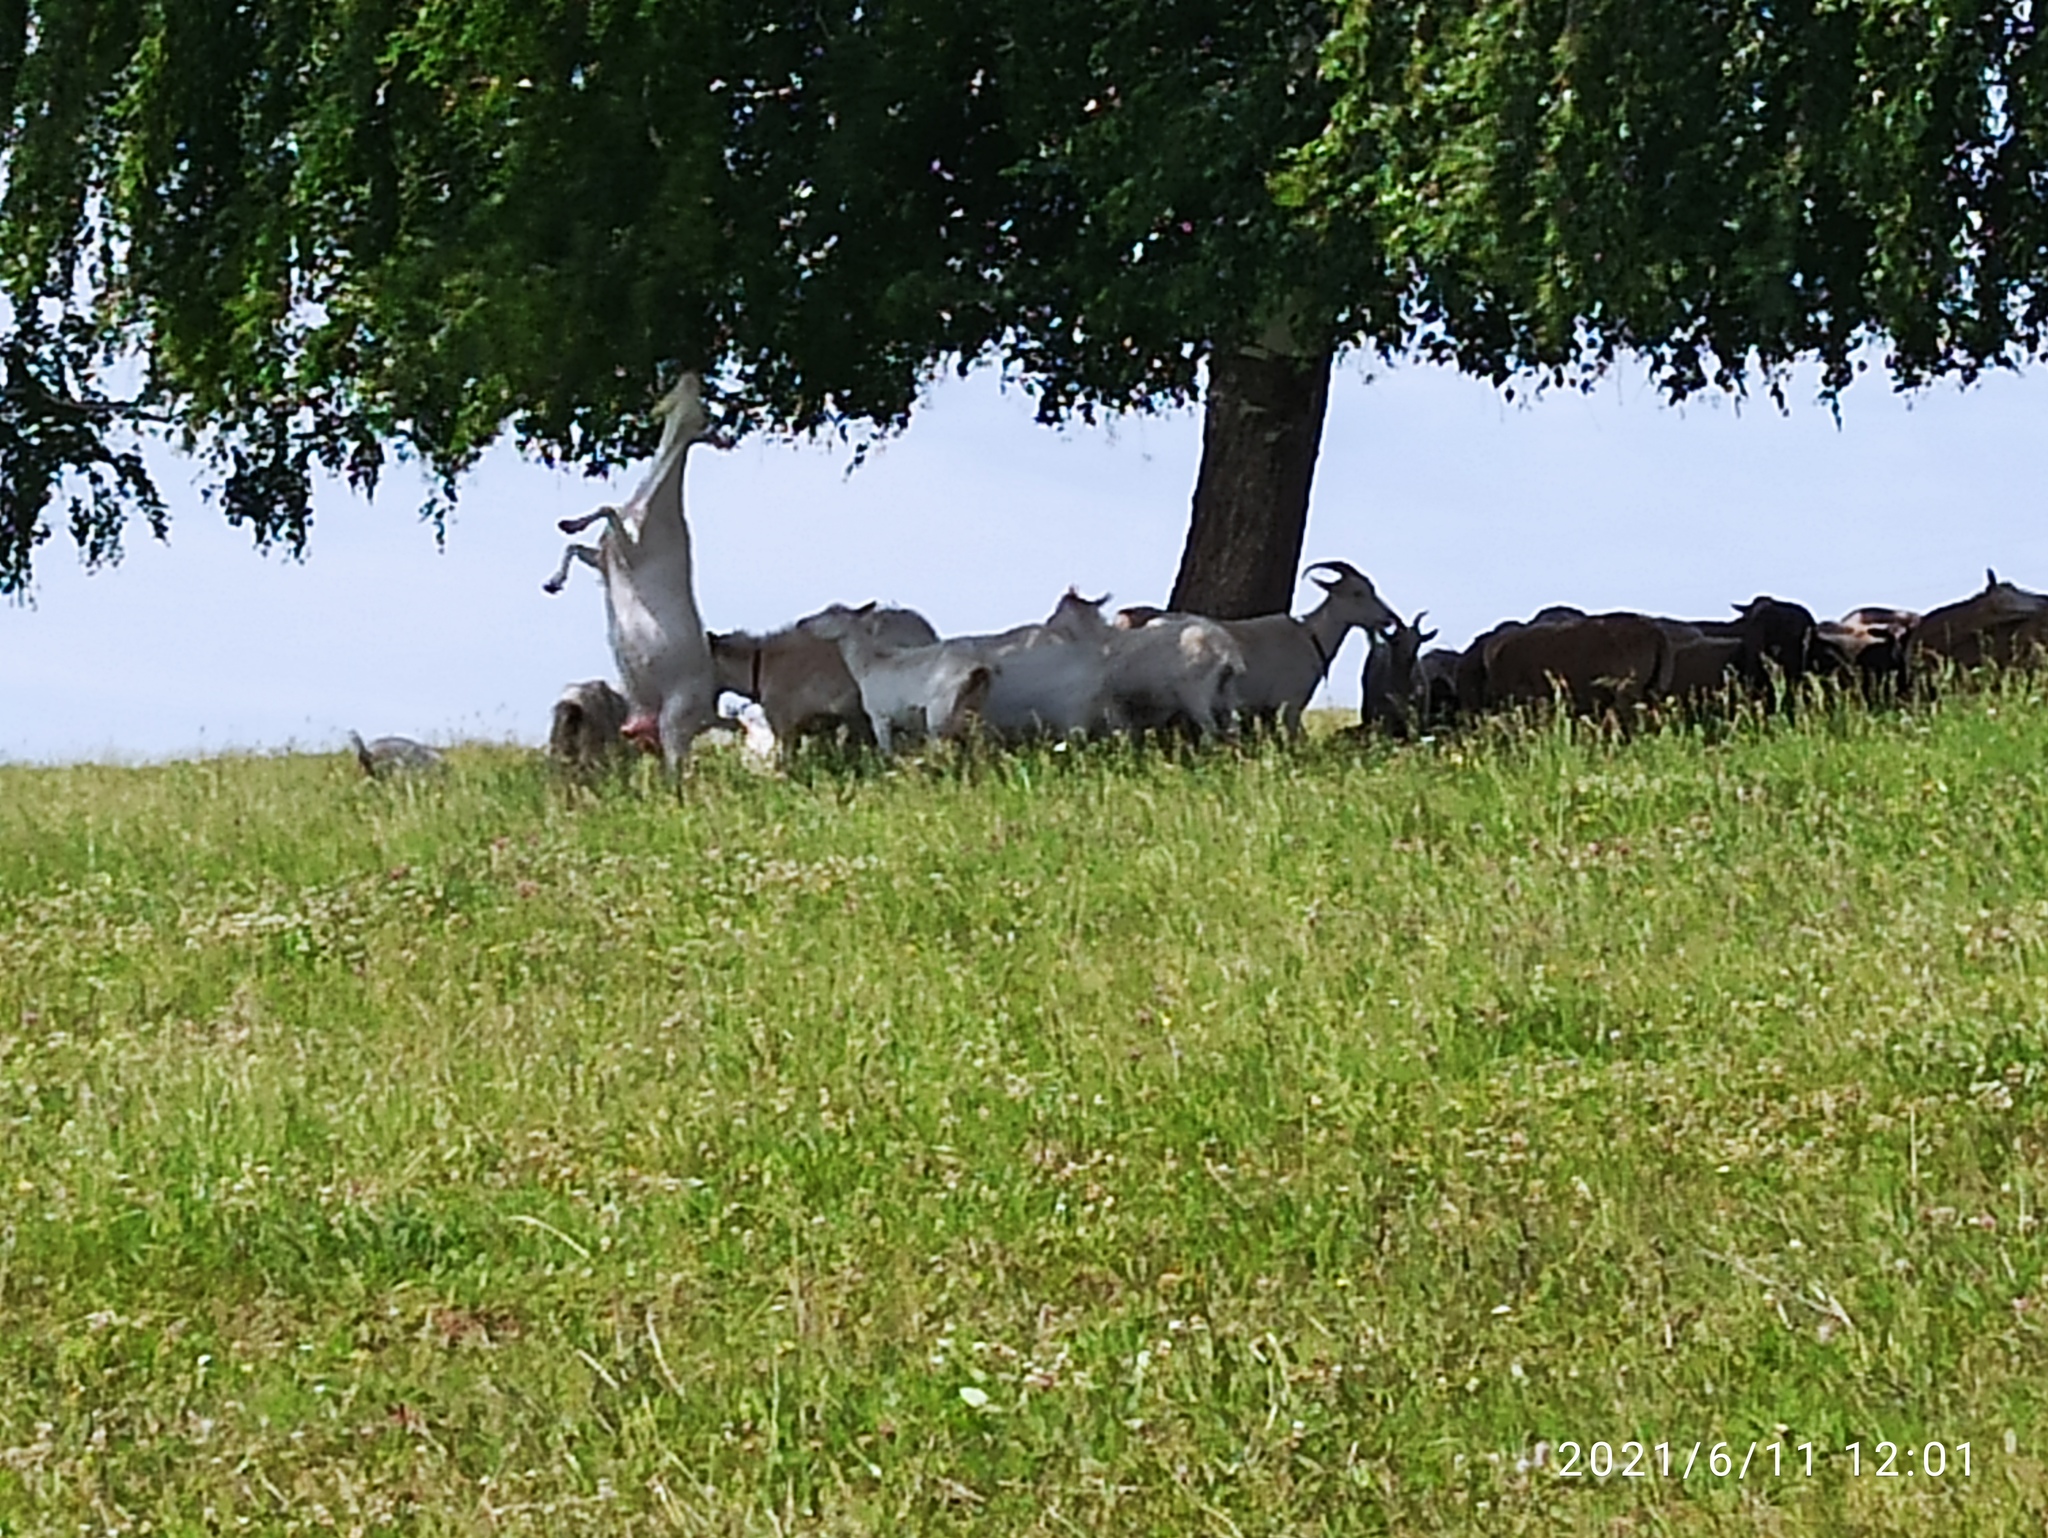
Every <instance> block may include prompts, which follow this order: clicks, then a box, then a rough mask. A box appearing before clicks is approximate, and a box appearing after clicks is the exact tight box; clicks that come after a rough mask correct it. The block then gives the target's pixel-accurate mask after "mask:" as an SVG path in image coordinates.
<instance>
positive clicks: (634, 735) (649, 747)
mask: <svg viewBox="0 0 2048 1538" xmlns="http://www.w3.org/2000/svg"><path fill="white" fill-rule="evenodd" d="M619 735H620V736H621V737H623V738H625V739H626V740H627V741H628V742H631V743H635V744H637V745H638V746H639V749H640V751H641V752H643V753H659V752H660V751H661V723H660V722H659V721H658V720H657V719H656V718H655V717H654V715H653V714H652V713H651V712H648V711H642V712H641V713H640V714H639V715H636V716H634V717H633V718H632V719H631V720H630V721H628V722H627V723H626V724H625V725H624V726H622V727H620V728H619Z"/></svg>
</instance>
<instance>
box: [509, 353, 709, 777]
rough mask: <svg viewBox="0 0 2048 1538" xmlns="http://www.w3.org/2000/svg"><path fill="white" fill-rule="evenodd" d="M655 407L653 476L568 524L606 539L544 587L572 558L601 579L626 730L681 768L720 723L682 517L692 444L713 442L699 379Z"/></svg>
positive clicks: (572, 550) (576, 553) (572, 530)
mask: <svg viewBox="0 0 2048 1538" xmlns="http://www.w3.org/2000/svg"><path fill="white" fill-rule="evenodd" d="M655 410H656V412H657V414H659V415H661V416H662V417H663V418H664V421H663V424H662V431H661V447H660V449H659V450H658V451H657V453H656V454H655V459H654V466H653V468H652V469H651V470H649V471H648V473H647V478H646V479H645V480H644V481H643V482H641V485H640V489H639V490H638V491H636V492H634V493H633V495H632V497H631V498H630V499H629V500H628V501H627V502H626V504H625V506H624V507H609V506H608V507H600V508H599V509H597V511H595V512H593V513H586V514H585V515H584V516H583V517H581V518H564V519H563V520H562V523H561V529H562V532H563V533H564V534H579V533H581V532H582V531H583V530H585V529H587V528H589V527H590V526H591V525H592V524H593V523H600V522H601V523H603V524H604V526H605V528H604V533H603V535H602V536H601V537H600V538H599V540H598V542H597V544H596V546H595V547H592V546H589V545H571V546H570V547H569V548H568V550H567V551H565V552H564V553H563V556H562V564H561V566H560V568H559V569H558V570H557V571H556V572H555V574H554V576H552V577H550V578H549V579H548V580H547V582H546V583H545V584H544V587H545V589H546V590H547V591H548V592H550V593H559V592H560V591H561V590H562V585H563V584H564V583H566V582H567V581H568V580H569V567H570V564H571V563H572V562H575V561H582V562H583V563H584V564H585V565H587V566H594V567H596V568H597V570H598V572H599V573H600V574H601V575H602V576H603V577H604V604H605V615H606V619H607V622H608V625H609V628H610V631H611V642H612V657H613V658H614V660H616V661H617V663H618V666H619V678H620V681H621V682H623V683H624V684H625V686H626V698H627V699H628V700H629V701H630V702H631V703H632V707H633V715H632V718H631V719H630V720H628V721H627V723H626V726H625V728H624V730H625V733H626V735H627V736H628V737H630V738H632V739H633V740H634V741H636V742H638V743H640V744H641V745H642V746H643V747H647V748H650V749H651V748H659V749H660V751H661V754H662V756H663V758H665V759H666V760H667V762H668V765H669V767H670V768H671V769H675V768H679V767H680V766H681V764H682V762H683V760H684V759H685V758H686V757H688V755H689V752H690V744H691V743H692V742H693V741H694V740H695V739H696V736H697V734H698V733H699V732H701V731H703V730H704V729H705V728H707V727H709V726H712V725H714V724H715V723H716V722H717V719H718V683H717V678H716V674H715V671H714V669H713V666H712V661H711V643H710V641H709V639H708V638H707V637H706V636H705V633H704V621H703V620H702V619H700V618H699V617H698V613H697V599H696V595H695V593H694V592H693V591H692V586H691V568H690V528H689V524H688V523H687V522H686V521H685V519H684V516H683V460H684V458H685V457H686V456H687V454H688V453H689V449H690V445H691V444H693V443H695V442H697V441H698V440H699V439H701V438H705V437H708V436H710V423H709V419H708V418H707V416H706V415H705V411H704V402H703V380H702V379H701V378H699V377H698V376H697V375H696V374H685V375H683V377H682V380H681V381H680V382H679V383H678V384H677V385H676V387H675V389H673V390H671V391H670V392H669V393H668V395H667V396H665V397H664V398H663V399H662V402H661V404H660V405H659V406H657V407H656V408H655Z"/></svg>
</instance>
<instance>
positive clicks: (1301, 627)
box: [1145, 561, 1400, 736]
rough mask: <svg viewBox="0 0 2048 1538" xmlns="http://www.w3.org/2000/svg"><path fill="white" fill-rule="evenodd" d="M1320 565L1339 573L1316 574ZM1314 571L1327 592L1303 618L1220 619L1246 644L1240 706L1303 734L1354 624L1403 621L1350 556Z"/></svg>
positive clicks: (1378, 626)
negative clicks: (1304, 717) (1307, 713)
mask: <svg viewBox="0 0 2048 1538" xmlns="http://www.w3.org/2000/svg"><path fill="white" fill-rule="evenodd" d="M1319 571H1327V572H1331V573H1333V575H1332V576H1329V577H1327V578H1326V577H1319V576H1316V575H1315V573H1317V572H1319ZM1308 572H1309V580H1310V581H1312V582H1314V583H1315V585H1316V586H1317V587H1319V588H1321V589H1322V590H1323V594H1324V597H1323V601H1322V602H1321V603H1319V604H1317V605H1316V606H1315V608H1313V609H1311V610H1310V611H1309V612H1308V613H1307V614H1305V615H1303V616H1302V617H1301V618H1299V619H1296V618H1295V617H1294V616H1293V615H1291V614H1261V615H1257V616H1255V617H1254V618H1252V619H1233V620H1223V621H1220V623H1221V624H1222V625H1223V628H1224V629H1226V630H1228V631H1229V632H1230V633H1231V635H1233V636H1235V637H1236V638H1237V642H1238V644H1239V645H1240V646H1242V647H1243V648H1244V658H1245V671H1244V675H1243V677H1242V678H1240V679H1239V680H1238V685H1237V689H1238V707H1239V709H1241V710H1243V711H1244V712H1246V713H1247V714H1249V715H1251V716H1253V717H1255V718H1257V719H1260V720H1266V721H1271V720H1273V719H1275V718H1277V719H1278V720H1279V722H1280V724H1281V725H1282V726H1283V727H1284V728H1285V729H1286V731H1287V733H1288V735H1289V736H1299V735H1300V734H1301V713H1302V711H1303V710H1305V709H1307V708H1308V702H1309V699H1310V698H1311V697H1312V696H1313V695H1314V694H1315V692H1316V685H1318V684H1320V683H1321V682H1322V681H1323V678H1324V675H1326V674H1327V673H1328V672H1329V671H1330V663H1331V660H1332V659H1333V658H1335V657H1336V655H1337V652H1338V650H1339V648H1341V647H1342V646H1343V645H1344V638H1345V637H1346V636H1347V635H1349V634H1350V633H1351V630H1352V627H1353V626H1357V627H1358V628H1360V629H1362V630H1384V629H1387V628H1388V627H1390V626H1393V625H1397V624H1399V623H1400V616H1399V615H1397V614H1395V613H1394V611H1393V610H1392V609H1390V608H1388V607H1387V606H1386V604H1385V603H1384V602H1382V601H1381V599H1380V595H1379V594H1378V593H1377V592H1376V591H1374V589H1373V585H1372V579H1371V578H1370V577H1368V576H1366V574H1365V573H1364V572H1362V571H1360V570H1359V569H1358V568H1357V567H1355V566H1353V565H1351V564H1350V563H1349V562H1348V561H1318V562H1316V563H1315V565H1313V566H1311V567H1309V569H1308ZM1153 623H1154V624H1157V623H1159V622H1158V621H1156V620H1155V621H1154V622H1153ZM1145 628H1146V629H1148V630H1149V629H1150V628H1151V626H1150V625H1148V626H1146V627H1145Z"/></svg>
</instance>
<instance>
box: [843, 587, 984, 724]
mask: <svg viewBox="0 0 2048 1538" xmlns="http://www.w3.org/2000/svg"><path fill="white" fill-rule="evenodd" d="M873 607H874V606H873V605H872V604H870V605H869V606H868V607H867V608H866V609H847V608H843V607H839V606H835V607H834V608H831V609H827V610H826V611H825V612H824V613H822V614H819V615H814V616H813V617H812V618H811V619H809V620H807V621H805V625H806V627H807V628H808V629H809V631H810V633H811V634H812V635H815V636H818V637H821V638H822V639H824V640H828V641H835V642H837V643H838V645H839V655H840V657H841V658H842V659H843V660H844V661H845V663H846V669H847V671H848V672H849V673H851V674H852V675H853V680H854V683H855V685H856V686H858V688H859V690H860V703H861V708H862V709H863V710H864V711H865V712H866V713H867V718H868V725H869V727H870V728H871V729H872V730H873V732H874V734H875V746H876V747H878V748H880V749H881V750H882V752H883V753H885V754H893V753H894V752H895V751H896V737H897V734H898V733H899V732H909V733H919V734H923V735H925V736H929V737H937V738H959V737H961V736H964V735H965V734H966V732H967V730H968V723H969V721H970V720H971V719H972V718H973V716H974V714H975V713H976V712H977V711H978V710H980V709H982V708H984V707H985V705H986V702H987V699H988V695H989V690H990V686H991V683H992V682H993V679H994V669H993V668H991V667H990V666H989V664H988V663H987V662H986V661H985V660H984V659H983V658H981V657H980V656H978V655H977V654H976V653H975V651H974V649H973V648H971V647H963V646H958V645H955V644H953V643H951V642H946V641H941V642H938V643H937V644H935V645H927V646H907V647H888V646H884V645H883V644H882V643H881V642H879V641H877V640H876V639H875V637H874V636H873V635H872V634H870V633H869V631H868V629H867V625H866V621H867V618H868V616H869V614H870V612H871V611H872V609H873Z"/></svg>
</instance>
